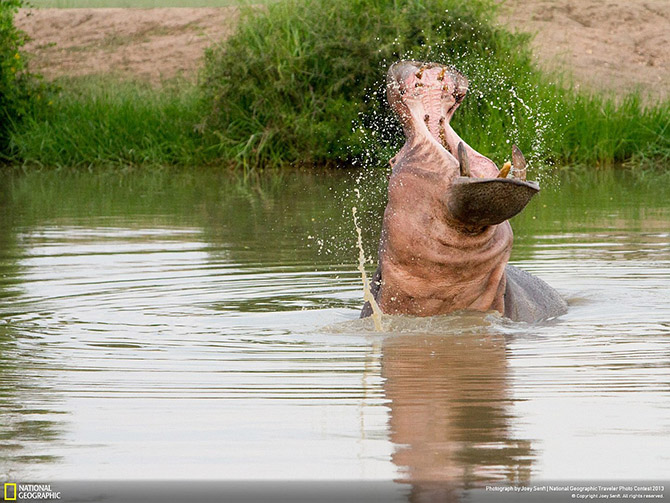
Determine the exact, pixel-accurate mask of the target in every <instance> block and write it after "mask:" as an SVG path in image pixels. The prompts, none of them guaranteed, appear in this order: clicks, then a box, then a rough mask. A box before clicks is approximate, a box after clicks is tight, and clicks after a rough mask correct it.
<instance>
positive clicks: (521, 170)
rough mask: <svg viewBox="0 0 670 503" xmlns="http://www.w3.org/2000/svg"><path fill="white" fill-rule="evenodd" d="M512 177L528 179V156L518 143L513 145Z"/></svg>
mask: <svg viewBox="0 0 670 503" xmlns="http://www.w3.org/2000/svg"><path fill="white" fill-rule="evenodd" d="M512 163H513V165H514V167H513V168H512V177H514V178H516V179H517V180H522V181H525V180H526V158H525V157H524V156H523V153H522V152H521V150H519V147H517V146H516V145H512Z"/></svg>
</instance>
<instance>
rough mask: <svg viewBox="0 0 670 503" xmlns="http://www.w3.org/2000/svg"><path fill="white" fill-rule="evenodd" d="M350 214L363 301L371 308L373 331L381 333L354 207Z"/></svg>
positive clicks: (380, 320) (377, 307) (380, 315)
mask: <svg viewBox="0 0 670 503" xmlns="http://www.w3.org/2000/svg"><path fill="white" fill-rule="evenodd" d="M351 214H352V215H353V217H354V225H355V226H356V235H357V238H356V239H357V241H356V242H357V244H358V270H359V271H360V272H361V278H362V280H363V300H365V301H367V302H369V303H370V306H371V307H372V321H373V322H374V324H375V330H376V331H377V332H381V331H382V330H383V327H382V310H381V309H380V308H379V304H377V301H376V300H375V296H374V295H372V291H371V290H370V284H369V282H368V275H367V273H366V272H365V252H364V251H363V236H362V235H361V228H360V226H359V225H358V218H356V206H354V207H352V208H351Z"/></svg>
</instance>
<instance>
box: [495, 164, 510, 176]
mask: <svg viewBox="0 0 670 503" xmlns="http://www.w3.org/2000/svg"><path fill="white" fill-rule="evenodd" d="M511 167H512V163H511V162H509V161H507V162H506V163H505V164H503V167H502V168H500V173H498V178H507V175H509V170H510V168H511Z"/></svg>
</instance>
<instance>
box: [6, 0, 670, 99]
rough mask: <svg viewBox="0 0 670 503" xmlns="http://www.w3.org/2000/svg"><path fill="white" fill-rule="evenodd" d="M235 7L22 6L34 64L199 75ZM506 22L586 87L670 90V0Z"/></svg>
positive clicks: (543, 4) (534, 10)
mask: <svg viewBox="0 0 670 503" xmlns="http://www.w3.org/2000/svg"><path fill="white" fill-rule="evenodd" d="M236 19H237V10H236V9H235V8H206V9H204V8H203V9H190V8H169V9H38V10H22V11H21V12H20V14H19V15H18V17H17V24H18V25H19V26H20V27H21V28H22V29H24V30H25V31H26V32H28V34H29V35H30V36H31V37H32V38H33V41H32V42H30V44H29V45H28V47H27V50H28V51H29V52H32V53H33V54H34V57H33V61H32V65H33V69H34V70H36V71H37V72H40V73H42V74H44V75H45V76H47V77H49V78H52V77H57V76H60V75H68V74H69V75H85V74H95V73H114V74H118V75H120V76H122V77H140V78H143V79H148V80H150V81H152V82H159V81H160V80H161V79H162V78H170V77H173V76H175V75H178V74H182V75H184V76H186V77H188V78H195V75H196V72H195V70H196V69H197V68H198V67H199V65H200V64H201V61H202V53H203V50H204V48H205V47H207V46H209V45H211V44H212V43H214V42H216V41H218V40H221V39H222V38H223V37H225V36H227V35H228V34H229V33H231V31H232V29H233V27H234V24H235V22H236ZM501 22H502V23H504V24H506V25H507V26H508V27H509V28H512V29H519V30H525V31H529V32H531V33H533V34H535V38H534V41H533V48H534V51H535V57H536V59H537V62H538V64H539V65H541V66H542V67H544V68H546V69H549V70H558V71H560V72H563V73H564V74H566V76H567V77H569V78H571V79H572V81H573V82H574V83H575V84H576V85H579V86H582V87H586V88H590V89H594V90H601V89H607V90H612V91H615V92H617V93H625V92H626V91H628V90H631V89H634V88H635V87H636V86H639V87H640V88H642V89H643V91H644V92H645V93H648V94H649V95H650V96H651V98H652V99H659V98H667V97H670V1H668V0H506V1H504V3H503V8H502V17H501Z"/></svg>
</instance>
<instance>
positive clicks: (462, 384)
mask: <svg viewBox="0 0 670 503" xmlns="http://www.w3.org/2000/svg"><path fill="white" fill-rule="evenodd" d="M353 186H354V185H353V184H352V177H351V176H350V175H348V174H337V173H318V174H300V173H293V174H286V175H283V176H281V177H275V178H272V177H269V178H267V179H261V180H258V181H257V183H255V184H245V183H238V182H235V181H234V180H231V179H230V178H227V177H226V176H225V175H217V174H214V173H207V172H203V173H199V174H198V175H197V176H196V175H194V174H174V173H154V174H149V175H147V174H136V175H132V174H131V175H125V176H114V175H111V174H102V175H91V174H79V175H63V174H58V173H51V174H50V173H43V174H32V175H27V176H18V175H17V176H13V177H9V178H8V179H7V180H5V187H4V191H3V192H2V194H1V196H2V199H0V209H1V211H2V215H3V219H2V222H0V271H2V275H1V276H0V298H2V300H3V302H2V305H1V306H0V385H1V387H0V475H2V476H3V477H4V478H9V477H12V478H28V477H30V478H32V479H34V480H54V479H94V478H97V479H119V478H121V479H122V478H132V479H166V478H174V479H189V478H190V479H194V478H195V479H217V480H221V479H229V480H240V479H275V480H276V479H283V480H308V479H309V480H317V479H328V480H361V479H362V480H386V481H395V484H396V485H397V486H398V488H399V495H400V496H401V497H402V498H409V499H410V500H411V501H433V500H445V501H460V500H461V499H462V491H463V490H468V489H474V488H479V487H482V486H483V485H485V484H487V483H491V482H502V483H527V482H532V481H534V480H547V479H554V480H561V479H563V480H567V479H573V480H574V479H601V480H613V479H620V478H640V479H653V478H663V477H666V476H667V473H668V471H669V470H670V456H668V452H670V435H669V433H670V406H669V405H668V404H669V403H670V401H669V400H668V398H670V386H669V385H668V383H669V382H670V363H669V362H670V358H669V356H670V305H669V304H668V299H669V298H670V281H669V280H670V234H669V233H668V229H669V228H670V225H669V223H670V206H669V205H668V202H667V201H668V198H667V194H662V193H655V192H654V191H648V190H645V189H643V188H636V187H635V186H633V185H632V184H630V183H629V181H627V180H625V179H620V178H607V177H605V178H604V179H595V178H594V180H585V181H583V183H580V184H568V183H566V182H564V183H563V184H562V186H561V188H560V189H561V190H560V191H559V190H555V191H545V192H544V193H542V194H541V195H540V196H539V197H538V198H537V200H536V201H534V202H533V203H532V204H531V205H530V206H529V207H528V208H527V209H526V211H524V213H522V214H521V215H520V216H519V217H517V218H516V219H515V221H514V222H513V226H514V228H515V235H516V244H515V250H514V255H513V261H514V263H516V265H518V266H520V267H523V268H525V269H527V270H529V271H530V272H533V273H536V274H538V275H539V276H541V277H542V278H544V279H545V280H547V281H548V282H549V283H551V284H552V285H554V286H556V287H557V288H558V289H559V290H560V291H561V292H562V293H563V294H564V295H565V296H566V297H567V298H568V300H569V302H570V311H569V313H568V314H567V315H565V316H564V317H562V318H561V319H559V320H557V321H554V322H552V323H547V324H543V325H537V326H532V325H525V324H516V323H512V322H509V321H507V320H504V319H502V318H500V317H499V316H496V315H494V314H472V313H457V314H455V315H452V316H447V317H438V318H431V319H423V320H416V319H414V320H412V319H407V318H403V317H390V318H386V319H385V320H384V328H385V333H381V334H379V333H375V332H374V327H373V326H372V323H371V321H370V320H358V319H357V316H358V309H359V307H360V305H361V302H362V301H361V297H362V293H361V288H360V275H359V273H358V271H357V270H356V260H357V257H358V252H357V248H356V241H355V239H356V236H355V233H354V229H353V224H352V222H351V206H353V205H354V203H355V204H356V206H357V207H359V214H360V215H361V217H362V221H361V223H362V225H363V226H364V227H365V229H364V236H363V237H364V243H363V244H364V248H365V250H366V253H367V254H368V255H369V254H371V251H372V250H374V249H375V248H376V240H377V237H378V232H379V223H380V221H381V211H382V210H383V204H384V202H383V201H381V200H367V201H366V200H358V199H354V197H353V196H352V195H351V189H352V188H353ZM377 192H378V191H377ZM372 267H373V266H372V265H371V266H370V268H372ZM403 495H404V496H403Z"/></svg>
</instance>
